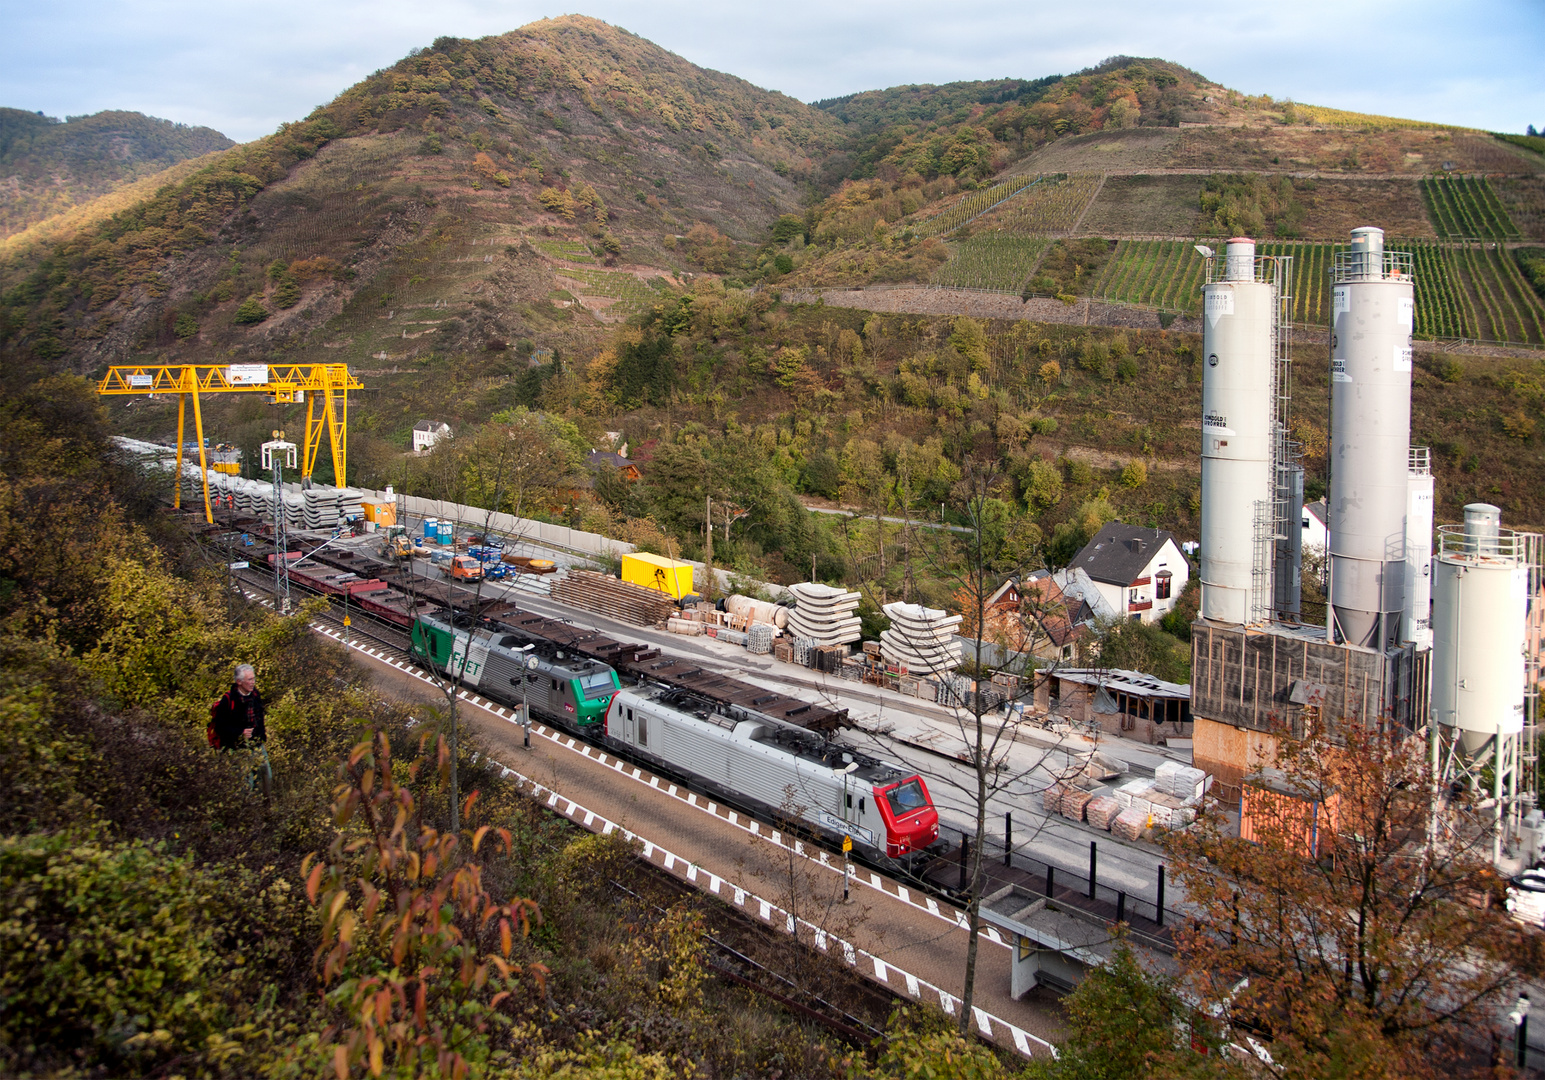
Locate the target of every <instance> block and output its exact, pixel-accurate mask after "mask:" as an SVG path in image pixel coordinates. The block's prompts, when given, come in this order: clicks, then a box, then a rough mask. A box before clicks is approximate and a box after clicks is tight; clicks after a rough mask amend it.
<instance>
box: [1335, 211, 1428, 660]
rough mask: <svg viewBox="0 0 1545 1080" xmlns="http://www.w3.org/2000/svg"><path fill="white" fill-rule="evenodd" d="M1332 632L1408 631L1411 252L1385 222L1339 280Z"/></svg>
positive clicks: (1360, 233)
mask: <svg viewBox="0 0 1545 1080" xmlns="http://www.w3.org/2000/svg"><path fill="white" fill-rule="evenodd" d="M1331 283H1332V284H1331V351H1330V373H1331V388H1330V404H1331V429H1330V494H1329V498H1328V500H1327V502H1328V504H1329V506H1328V517H1329V521H1327V523H1326V524H1327V526H1328V528H1329V531H1330V593H1331V597H1330V598H1331V613H1332V614H1331V621H1332V629H1333V630H1334V632H1335V633H1336V636H1337V639H1338V640H1341V641H1345V642H1347V643H1349V644H1352V645H1362V646H1366V647H1368V648H1376V649H1385V648H1389V647H1391V646H1394V645H1398V644H1400V642H1401V641H1402V640H1403V638H1404V634H1403V633H1402V630H1401V626H1400V623H1401V616H1402V614H1403V613H1404V611H1405V606H1406V605H1405V592H1406V589H1405V585H1406V552H1405V547H1406V543H1405V541H1406V516H1407V515H1406V511H1407V504H1408V501H1409V499H1410V484H1409V479H1408V469H1407V458H1408V453H1409V450H1410V444H1411V335H1412V330H1413V321H1414V318H1415V313H1416V305H1415V296H1414V291H1413V289H1414V283H1413V280H1412V277H1411V256H1410V255H1409V254H1406V253H1403V252H1387V251H1385V250H1384V231H1383V230H1382V229H1373V228H1361V229H1353V230H1352V247H1351V250H1350V251H1347V252H1343V253H1340V254H1338V255H1337V256H1336V260H1335V265H1334V267H1333V269H1332V277H1331Z"/></svg>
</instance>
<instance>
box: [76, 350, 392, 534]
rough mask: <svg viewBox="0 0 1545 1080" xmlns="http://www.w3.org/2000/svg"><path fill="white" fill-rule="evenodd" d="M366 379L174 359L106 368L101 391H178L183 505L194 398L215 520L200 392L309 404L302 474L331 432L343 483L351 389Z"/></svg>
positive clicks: (319, 370) (314, 369)
mask: <svg viewBox="0 0 1545 1080" xmlns="http://www.w3.org/2000/svg"><path fill="white" fill-rule="evenodd" d="M363 389H364V383H362V382H360V381H359V380H358V379H356V378H355V377H354V376H353V375H351V374H349V366H348V365H347V364H221V365H214V364H169V365H164V366H157V365H154V364H147V365H144V366H137V367H136V366H123V367H112V368H108V369H107V375H106V377H104V378H103V379H102V382H101V384H100V385H98V386H97V393H99V394H176V395H177V486H176V488H175V494H174V496H173V500H174V502H173V505H175V506H181V505H182V448H183V442H184V439H183V426H184V424H185V422H186V417H187V408H188V399H189V398H192V399H193V427H194V433H195V434H196V435H197V437H198V463H199V469H200V472H201V474H202V477H203V485H204V520H205V521H208V522H211V523H213V521H214V519H215V516H214V513H213V512H212V511H211V510H210V507H209V464H208V460H207V457H206V455H205V453H204V416H203V413H202V412H201V411H200V409H199V396H200V395H201V394H267V395H269V397H270V399H271V400H272V401H273V403H274V404H276V405H284V404H290V403H293V402H299V401H304V402H305V403H306V442H305V444H304V447H303V456H302V460H301V476H302V477H304V478H305V479H308V480H309V479H310V478H311V470H312V469H314V468H315V467H316V463H317V458H318V456H319V451H320V450H321V447H322V432H323V431H324V430H325V431H326V432H327V437H328V442H329V443H330V445H331V448H332V453H333V475H334V477H335V478H336V479H337V482H338V486H339V487H344V486H346V485H347V482H348V479H347V478H348V429H349V391H350V390H363Z"/></svg>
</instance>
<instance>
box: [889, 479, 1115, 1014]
mask: <svg viewBox="0 0 1545 1080" xmlns="http://www.w3.org/2000/svg"><path fill="white" fill-rule="evenodd" d="M1002 484H1003V478H1002V477H1001V476H1000V475H999V474H998V473H997V472H996V471H995V470H994V469H993V468H991V466H988V465H984V464H981V463H978V462H968V463H967V466H966V468H965V470H964V474H963V476H962V477H961V479H960V480H959V481H958V482H957V483H956V484H955V486H954V506H955V511H956V513H957V515H958V516H959V517H960V518H961V519H962V520H964V521H965V522H966V526H965V531H963V532H957V533H953V534H949V539H948V541H947V542H946V543H945V544H943V545H941V546H940V547H939V548H938V549H937V550H936V549H935V548H934V547H932V546H925V547H923V548H922V549H921V552H922V557H923V559H924V560H925V562H926V563H927V565H928V568H929V570H930V572H931V574H932V576H934V577H936V578H937V579H940V580H943V581H945V582H948V583H950V584H951V585H953V586H954V590H953V591H954V597H955V604H956V606H957V607H958V608H959V609H960V614H961V616H962V630H963V631H964V633H963V635H962V636H964V637H966V638H967V647H966V652H967V655H966V656H965V657H964V658H963V659H964V663H963V664H962V663H960V659H961V658H959V657H958V654H951V655H950V656H947V657H945V658H943V659H940V660H937V661H935V662H934V666H933V667H931V668H930V669H926V670H921V671H914V672H912V674H916V675H921V676H923V677H926V678H931V679H933V680H935V681H936V682H937V683H938V684H939V685H940V702H941V703H942V704H944V705H946V706H947V707H948V709H949V711H950V716H951V720H952V723H953V727H954V740H953V749H952V752H951V753H950V755H949V756H950V757H952V758H953V759H954V760H955V761H957V762H958V763H959V767H958V769H951V768H948V767H946V768H944V769H941V770H938V771H936V772H933V773H932V774H930V780H932V781H937V782H942V783H943V784H945V785H947V786H948V787H949V788H951V789H953V790H954V791H955V792H956V793H957V794H958V795H960V796H962V797H963V799H964V801H965V802H966V804H967V806H968V807H969V812H970V813H971V825H970V827H969V830H968V832H967V834H966V837H965V839H966V841H967V843H968V845H969V852H968V853H963V855H965V856H966V864H967V865H966V875H965V879H966V887H965V889H964V890H963V894H962V896H961V899H962V901H963V902H964V905H965V909H966V919H967V928H968V932H969V939H968V943H967V949H966V970H965V980H964V984H965V992H964V995H963V999H964V1005H963V1008H962V1011H961V1014H960V1018H959V1023H960V1027H961V1030H962V1031H964V1030H965V1029H966V1025H967V1024H968V1023H969V1020H970V1016H971V1008H972V1002H973V999H974V996H975V986H976V967H977V954H978V948H979V936H980V933H981V928H982V919H981V905H982V900H983V895H984V892H985V885H986V880H987V879H986V875H985V873H984V859H983V856H984V848H985V846H986V841H987V839H988V810H989V806H990V805H991V804H992V803H993V802H994V801H995V800H997V799H999V798H1000V797H1012V796H1022V795H1025V794H1029V793H1030V792H1031V791H1032V790H1043V789H1044V788H1046V787H1050V786H1052V785H1054V784H1057V783H1060V782H1063V781H1066V780H1068V779H1071V778H1072V777H1074V776H1076V775H1078V774H1080V773H1082V772H1083V770H1084V768H1085V767H1086V766H1087V764H1088V758H1089V757H1092V753H1093V752H1092V750H1091V751H1089V752H1088V753H1087V754H1084V755H1080V754H1078V753H1074V752H1071V751H1068V750H1067V749H1065V747H1064V745H1063V740H1062V739H1061V738H1059V739H1057V740H1056V741H1054V742H1052V743H1051V744H1042V743H1038V744H1036V745H1035V746H1034V748H1033V749H1031V750H1029V751H1028V752H1027V753H1021V754H1018V755H1015V757H1014V758H1013V759H1011V758H1010V754H1009V751H1010V749H1011V748H1012V747H1014V746H1015V745H1020V746H1025V745H1027V744H1026V743H1023V742H1021V740H1020V737H1019V732H1018V727H1019V723H1020V719H1021V715H1022V709H1019V708H1016V706H1022V705H1023V703H1024V702H1026V701H1027V700H1032V699H1033V697H1034V693H1035V689H1036V685H1037V682H1038V681H1039V680H1041V679H1044V678H1045V673H1046V670H1047V669H1046V668H1042V669H1041V670H1040V671H1039V672H1038V671H1037V670H1036V668H1035V666H1034V664H1035V661H1034V660H1033V657H1034V656H1035V654H1036V653H1037V652H1041V651H1045V650H1044V646H1045V645H1046V644H1047V643H1048V642H1049V641H1050V640H1051V639H1050V635H1049V633H1048V629H1047V628H1048V626H1049V625H1053V624H1054V622H1055V621H1056V620H1063V621H1065V620H1066V617H1067V613H1066V611H1065V609H1064V608H1063V606H1062V604H1061V603H1060V602H1059V601H1058V600H1057V599H1056V598H1055V597H1054V596H1053V595H1051V594H1050V593H1049V592H1048V591H1044V590H1042V589H1039V588H1037V587H1036V586H1035V585H1034V584H1029V583H1027V580H1026V579H1027V576H1028V575H1027V572H1028V571H1029V570H1030V569H1031V568H1032V567H1035V568H1038V566H1039V563H1040V557H1039V542H1038V536H1039V533H1038V531H1037V530H1036V529H1035V527H1034V525H1033V524H1032V523H1030V522H1028V521H1026V520H1025V519H1024V518H1023V517H1022V516H1020V515H1018V514H1016V513H1015V511H1014V508H1013V507H1012V506H1011V505H1010V504H1008V503H1007V502H1005V501H1004V500H1002V499H1001V498H999V497H998V496H999V491H1000V488H1001V487H1002ZM1005 581H1008V582H1009V583H1010V584H1011V585H1013V586H1014V588H1015V589H1016V591H1017V595H1018V599H1017V601H1015V602H1014V603H1013V604H1012V605H1003V606H999V605H997V604H995V602H994V601H995V597H997V596H998V595H999V594H1000V590H1001V588H1002V586H1003V584H1004V583H1005ZM891 633H893V634H901V635H902V641H903V644H914V645H915V647H916V649H917V651H918V652H919V653H920V654H923V655H926V654H927V653H928V652H929V651H930V650H931V649H932V642H931V641H930V642H924V641H917V642H915V643H914V642H909V641H908V639H907V636H906V631H905V629H904V628H903V627H898V626H896V625H894V624H893V626H892V629H891ZM1047 663H1048V665H1049V666H1055V664H1056V663H1057V659H1056V656H1055V654H1054V655H1053V656H1052V657H1051V658H1049V659H1048V661H1047ZM957 667H960V668H963V669H965V670H967V671H969V675H964V676H963V675H959V674H957V671H956V668H957ZM1015 668H1018V669H1019V670H1014V669H1015ZM995 674H997V675H1003V676H1005V677H1004V678H1001V679H997V680H994V679H993V676H994V675H995ZM972 683H974V687H972V686H971V684H972ZM1046 820H1047V819H1045V818H1040V819H1038V820H1037V821H1036V823H1035V824H1032V825H1031V827H1030V829H1028V830H1026V831H1022V832H1020V833H1019V834H1018V836H1017V837H1016V838H1015V842H1016V843H1015V846H1016V847H1022V846H1024V845H1025V844H1027V843H1031V842H1033V841H1034V839H1035V837H1036V836H1037V835H1039V832H1040V831H1041V829H1043V828H1044V827H1045V823H1046Z"/></svg>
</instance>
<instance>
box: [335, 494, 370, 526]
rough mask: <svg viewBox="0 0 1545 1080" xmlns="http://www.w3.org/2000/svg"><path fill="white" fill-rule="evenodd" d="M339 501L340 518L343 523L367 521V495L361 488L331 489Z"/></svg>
mask: <svg viewBox="0 0 1545 1080" xmlns="http://www.w3.org/2000/svg"><path fill="white" fill-rule="evenodd" d="M331 490H332V491H333V492H334V493H336V495H337V499H338V517H339V519H340V520H343V521H363V520H365V493H364V492H362V491H360V490H359V488H351V487H345V488H333V489H331Z"/></svg>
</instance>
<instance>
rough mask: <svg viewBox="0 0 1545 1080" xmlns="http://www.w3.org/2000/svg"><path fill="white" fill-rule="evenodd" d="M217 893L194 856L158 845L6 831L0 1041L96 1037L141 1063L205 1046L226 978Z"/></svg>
mask: <svg viewBox="0 0 1545 1080" xmlns="http://www.w3.org/2000/svg"><path fill="white" fill-rule="evenodd" d="M218 893H219V890H218V889H216V888H215V883H214V881H213V880H212V879H211V878H208V877H207V876H206V875H205V874H204V873H202V872H200V871H199V870H198V869H196V868H195V867H194V865H193V862H192V860H191V859H188V858H174V857H172V856H170V855H168V854H167V853H166V852H165V851H164V850H163V849H162V848H160V847H158V846H156V847H152V846H147V845H143V844H137V843H128V844H102V843H99V842H93V841H88V840H85V839H75V838H70V837H67V836H65V835H63V834H53V835H40V836H29V837H20V838H16V837H7V838H5V839H3V840H0V904H3V905H4V912H5V913H4V915H3V916H0V954H3V955H4V956H5V957H6V958H7V959H6V963H5V964H4V966H3V968H0V1000H3V1001H4V1002H5V1003H6V1008H5V1009H3V1010H0V1032H3V1033H4V1038H3V1039H0V1043H3V1044H4V1045H5V1046H7V1047H9V1048H13V1051H19V1052H20V1054H21V1055H26V1054H27V1053H28V1052H29V1050H32V1048H39V1047H52V1048H60V1047H66V1046H77V1047H81V1048H89V1051H90V1056H91V1057H92V1058H93V1059H97V1060H107V1061H114V1060H116V1061H119V1062H125V1063H126V1062H130V1061H137V1062H139V1063H141V1067H143V1065H144V1064H148V1063H149V1062H150V1061H154V1060H156V1059H165V1058H169V1057H175V1056H179V1055H181V1054H186V1053H189V1052H190V1051H191V1052H197V1051H198V1050H201V1049H203V1048H204V1045H205V1040H206V1039H207V1038H208V1037H209V1036H210V1035H211V1034H212V1033H215V1032H218V1031H220V1030H221V1024H220V1020H221V1013H222V1012H223V1005H222V1002H221V1000H220V998H221V996H222V995H221V994H220V993H219V990H220V984H221V983H224V982H228V981H229V975H228V974H225V972H227V971H228V970H229V969H228V965H227V963H226V961H225V959H224V958H223V957H221V956H220V954H219V953H220V950H219V948H218V946H217V944H216V926H215V922H214V919H213V916H212V913H214V912H216V911H218V910H219V908H220V901H219V900H218V899H217V897H218ZM34 1052H35V1051H34ZM0 1060H4V1057H0ZM24 1060H25V1059H24V1058H23V1061H24ZM16 1063H18V1064H20V1063H22V1062H16ZM8 1071H9V1070H8ZM133 1071H136V1072H138V1071H139V1069H138V1068H136V1069H134V1070H133Z"/></svg>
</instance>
